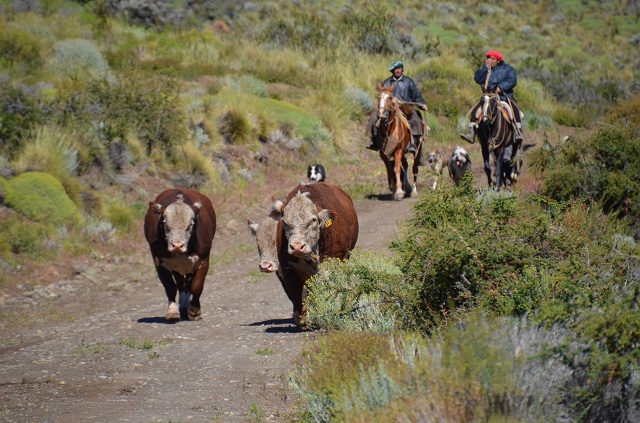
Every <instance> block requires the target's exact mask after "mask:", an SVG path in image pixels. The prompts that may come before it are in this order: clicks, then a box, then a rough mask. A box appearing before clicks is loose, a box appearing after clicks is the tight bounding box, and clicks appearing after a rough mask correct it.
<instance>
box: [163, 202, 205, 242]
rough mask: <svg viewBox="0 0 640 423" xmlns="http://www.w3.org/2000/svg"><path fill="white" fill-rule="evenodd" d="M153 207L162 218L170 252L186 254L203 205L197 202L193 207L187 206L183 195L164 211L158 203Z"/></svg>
mask: <svg viewBox="0 0 640 423" xmlns="http://www.w3.org/2000/svg"><path fill="white" fill-rule="evenodd" d="M152 207H153V208H154V210H155V212H156V213H158V215H159V216H160V222H161V224H162V227H163V229H164V235H165V238H166V240H167V249H168V251H169V252H170V253H186V252H187V246H188V245H189V240H190V239H191V233H192V232H193V228H194V226H195V222H196V216H197V214H198V212H199V211H200V208H201V207H202V203H200V201H196V202H195V203H194V204H193V206H190V205H188V204H185V202H184V199H183V197H182V196H181V195H178V197H177V200H176V201H175V202H173V203H171V204H169V205H168V206H167V207H166V208H164V209H163V207H162V205H161V204H158V203H153V204H152Z"/></svg>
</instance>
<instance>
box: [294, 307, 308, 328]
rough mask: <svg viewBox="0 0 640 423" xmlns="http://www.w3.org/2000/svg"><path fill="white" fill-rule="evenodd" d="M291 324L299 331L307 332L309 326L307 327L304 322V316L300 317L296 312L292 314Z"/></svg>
mask: <svg viewBox="0 0 640 423" xmlns="http://www.w3.org/2000/svg"><path fill="white" fill-rule="evenodd" d="M293 322H294V323H295V324H296V326H297V327H298V329H300V330H309V326H308V325H307V322H306V320H305V318H304V316H303V315H301V314H300V312H298V311H294V312H293Z"/></svg>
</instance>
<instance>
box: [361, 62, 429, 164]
mask: <svg viewBox="0 0 640 423" xmlns="http://www.w3.org/2000/svg"><path fill="white" fill-rule="evenodd" d="M389 72H391V73H392V75H391V76H390V77H389V78H387V79H385V81H384V82H383V83H382V86H383V87H390V86H392V85H393V96H394V97H396V98H397V99H399V100H402V101H406V102H412V103H417V104H418V107H420V108H421V109H422V110H425V111H426V110H427V105H426V102H425V101H424V98H423V97H422V94H421V93H420V90H419V89H418V86H417V85H416V83H415V81H414V80H413V79H411V78H409V77H408V76H406V75H404V65H403V64H402V62H399V61H398V62H394V63H393V64H392V65H391V67H390V68H389ZM377 120H378V115H377V112H374V113H372V114H371V116H370V117H369V122H368V124H367V134H369V136H370V137H369V144H368V145H367V148H368V149H370V150H374V151H376V150H378V148H379V146H377V145H376V144H375V142H374V134H373V131H374V130H375V129H376V121H377ZM409 123H410V124H411V133H412V134H413V137H412V139H411V144H410V145H409V148H408V151H409V152H415V151H416V150H417V145H418V143H419V141H420V136H421V135H422V130H423V128H422V126H423V125H422V116H421V115H420V112H417V111H416V113H414V114H413V115H412V116H411V119H410V121H409ZM420 162H423V160H422V158H420ZM420 165H424V163H420Z"/></svg>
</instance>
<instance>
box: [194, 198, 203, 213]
mask: <svg viewBox="0 0 640 423" xmlns="http://www.w3.org/2000/svg"><path fill="white" fill-rule="evenodd" d="M201 208H202V203H201V202H200V200H196V202H195V203H193V209H194V210H193V211H194V212H195V214H196V215H197V214H198V212H199V211H200V209H201Z"/></svg>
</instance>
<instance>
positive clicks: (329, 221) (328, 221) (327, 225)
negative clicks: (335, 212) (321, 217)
mask: <svg viewBox="0 0 640 423" xmlns="http://www.w3.org/2000/svg"><path fill="white" fill-rule="evenodd" d="M332 223H333V222H332V221H331V219H329V220H327V223H325V224H324V227H325V228H328V227H329V226H331V224H332Z"/></svg>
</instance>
